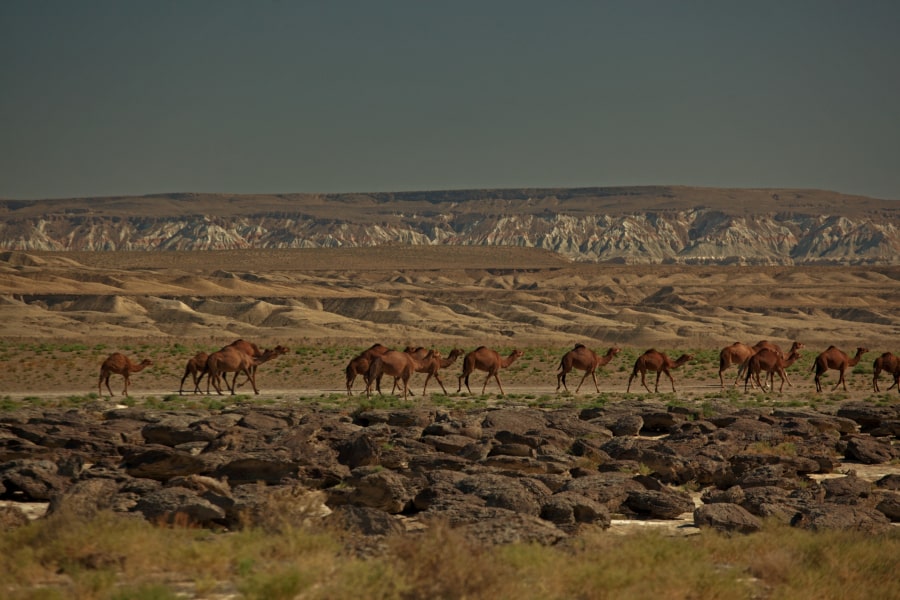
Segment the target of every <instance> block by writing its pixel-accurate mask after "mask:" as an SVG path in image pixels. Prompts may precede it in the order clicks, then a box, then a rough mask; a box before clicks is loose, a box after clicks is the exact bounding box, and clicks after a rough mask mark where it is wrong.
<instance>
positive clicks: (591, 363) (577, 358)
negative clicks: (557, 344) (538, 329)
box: [556, 344, 621, 394]
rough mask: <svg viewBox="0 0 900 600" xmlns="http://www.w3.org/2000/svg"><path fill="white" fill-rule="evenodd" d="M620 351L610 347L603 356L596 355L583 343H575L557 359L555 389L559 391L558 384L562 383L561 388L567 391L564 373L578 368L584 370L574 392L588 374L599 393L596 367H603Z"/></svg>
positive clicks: (576, 391) (566, 373) (578, 388)
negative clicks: (557, 367)
mask: <svg viewBox="0 0 900 600" xmlns="http://www.w3.org/2000/svg"><path fill="white" fill-rule="evenodd" d="M619 352H621V349H620V348H615V347H613V348H610V349H609V350H607V351H606V354H604V355H603V356H598V355H597V353H596V352H594V351H593V350H591V349H590V348H588V347H587V346H585V345H584V344H575V347H574V348H572V349H571V350H569V351H568V352H566V353H565V354H564V355H563V357H562V359H561V360H560V361H559V370H558V373H557V375H556V391H557V392H558V391H559V386H560V385H562V387H563V388H565V390H566V391H567V392H568V391H569V386H567V385H566V375H568V373H569V371H571V370H572V369H573V368H574V369H579V370H581V371H584V377H582V378H581V381H580V382H579V383H578V387H576V388H575V393H576V394H577V393H578V390H580V389H581V385H582V384H583V383H584V380H585V379H587V376H588V375H590V376H591V378H592V379H593V380H594V387H595V388H596V389H597V393H598V394H599V393H600V386H599V385H598V384H597V373H596V371H597V369H598V368H599V367H603V366H605V365H607V364H608V363H609V361H611V360H612V359H613V357H614V356H615V355H616V354H618V353H619Z"/></svg>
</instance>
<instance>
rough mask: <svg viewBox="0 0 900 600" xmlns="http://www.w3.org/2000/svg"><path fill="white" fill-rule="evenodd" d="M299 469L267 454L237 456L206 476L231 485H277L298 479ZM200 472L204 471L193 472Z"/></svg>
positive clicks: (285, 460)
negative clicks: (261, 483) (223, 480)
mask: <svg viewBox="0 0 900 600" xmlns="http://www.w3.org/2000/svg"><path fill="white" fill-rule="evenodd" d="M300 467H301V465H300V464H298V463H297V462H296V461H293V460H289V459H285V458H282V457H280V456H278V455H277V454H275V453H273V452H267V453H260V454H258V455H238V456H236V457H233V458H232V460H229V461H228V462H225V463H224V464H222V465H219V466H218V467H217V468H216V469H214V470H213V471H212V472H211V473H208V474H209V475H211V476H212V477H215V478H216V479H227V480H228V481H229V482H230V483H231V484H232V485H240V484H244V483H255V482H257V481H262V482H265V483H269V484H278V483H281V482H282V481H284V480H285V479H292V478H293V479H297V478H299V472H300ZM200 472H204V471H195V473H200ZM184 474H185V475H190V474H191V473H184Z"/></svg>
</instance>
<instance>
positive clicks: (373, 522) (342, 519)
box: [324, 504, 403, 536]
mask: <svg viewBox="0 0 900 600" xmlns="http://www.w3.org/2000/svg"><path fill="white" fill-rule="evenodd" d="M324 522H325V523H326V524H328V525H331V526H333V527H336V528H338V529H341V530H345V531H351V532H353V533H356V534H359V535H365V536H387V535H391V534H397V533H402V532H403V525H402V524H401V523H400V521H398V520H397V518H396V517H393V516H391V515H389V514H388V513H386V512H384V511H383V510H378V509H377V508H371V507H369V506H354V505H352V504H348V505H344V506H337V507H335V509H334V511H333V512H332V513H331V514H330V515H328V516H327V517H325V520H324Z"/></svg>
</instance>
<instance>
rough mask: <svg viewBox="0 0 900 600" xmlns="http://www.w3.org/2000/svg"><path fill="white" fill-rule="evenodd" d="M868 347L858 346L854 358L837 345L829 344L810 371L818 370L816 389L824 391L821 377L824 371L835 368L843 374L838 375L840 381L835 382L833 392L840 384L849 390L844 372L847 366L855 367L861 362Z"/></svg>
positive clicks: (845, 389)
mask: <svg viewBox="0 0 900 600" xmlns="http://www.w3.org/2000/svg"><path fill="white" fill-rule="evenodd" d="M868 351H869V349H868V348H862V347H860V348H857V349H856V356H854V357H853V358H849V357H848V356H847V354H846V353H845V352H843V351H842V350H840V349H838V348H837V347H835V346H828V348H826V349H825V351H824V352H822V353H821V354H819V355H818V356H817V357H816V360H815V362H814V363H813V366H812V369H810V371H815V372H816V377H815V380H816V391H817V392H821V391H822V382H821V381H819V379H820V378H821V377H822V373H824V372H825V371H827V370H828V369H835V370H836V371H839V372H840V374H841V376H840V377H838V382H837V383H836V384H834V388H833V389H832V390H831V391H832V392H833V391H834V390H836V389H837V388H838V386H839V385H843V386H844V391H845V392H846V391H847V382H846V380H845V379H844V372H845V371H846V370H847V367H855V366H856V365H857V364H859V361H860V359H861V358H862V356H863V354H865V353H866V352H868Z"/></svg>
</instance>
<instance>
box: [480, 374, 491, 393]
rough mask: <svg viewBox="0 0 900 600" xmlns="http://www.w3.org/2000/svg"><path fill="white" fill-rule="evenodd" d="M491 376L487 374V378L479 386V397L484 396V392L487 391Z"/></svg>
mask: <svg viewBox="0 0 900 600" xmlns="http://www.w3.org/2000/svg"><path fill="white" fill-rule="evenodd" d="M490 378H491V374H490V373H488V376H487V377H485V378H484V385H483V386H481V395H482V396H484V390H486V389H487V382H488V381H489V380H490Z"/></svg>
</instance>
